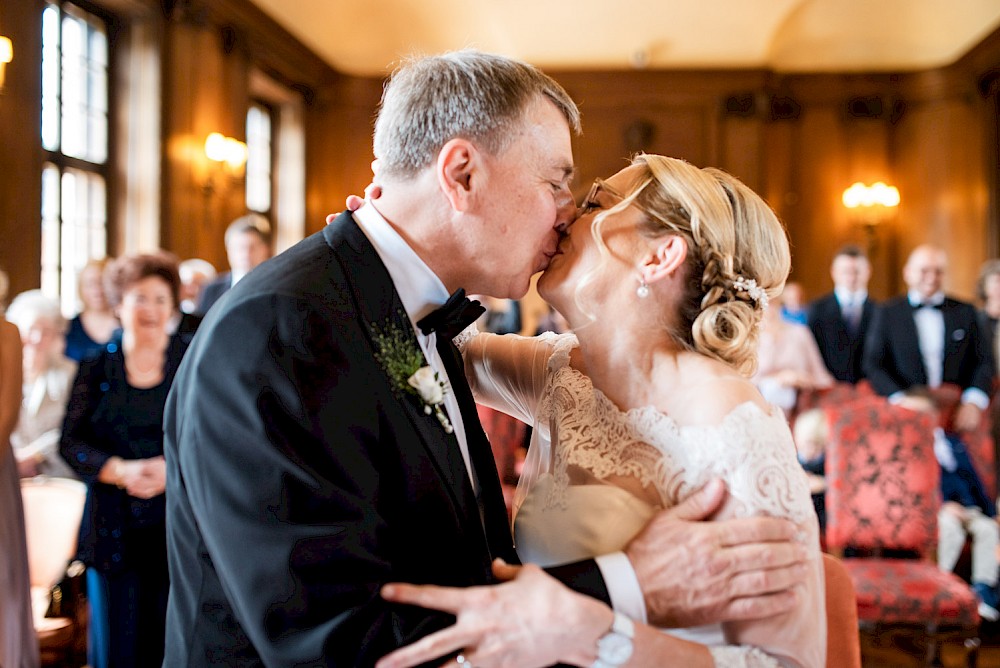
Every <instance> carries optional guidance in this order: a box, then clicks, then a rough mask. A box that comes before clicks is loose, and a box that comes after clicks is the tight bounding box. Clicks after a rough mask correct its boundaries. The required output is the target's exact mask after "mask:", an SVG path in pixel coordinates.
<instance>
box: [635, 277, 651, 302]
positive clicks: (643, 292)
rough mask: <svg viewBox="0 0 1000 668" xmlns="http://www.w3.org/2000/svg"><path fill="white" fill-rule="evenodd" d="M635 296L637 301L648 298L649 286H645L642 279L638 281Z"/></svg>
mask: <svg viewBox="0 0 1000 668" xmlns="http://www.w3.org/2000/svg"><path fill="white" fill-rule="evenodd" d="M635 296H636V297H638V298H639V299H645V298H646V297H648V296H649V286H648V285H646V281H645V280H644V279H641V278H640V279H639V287H637V288H636V289H635Z"/></svg>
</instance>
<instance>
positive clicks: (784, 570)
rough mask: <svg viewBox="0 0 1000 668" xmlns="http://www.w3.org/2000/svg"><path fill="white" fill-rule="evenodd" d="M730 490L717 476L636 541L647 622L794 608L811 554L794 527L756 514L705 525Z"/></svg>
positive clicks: (633, 549) (668, 623)
mask: <svg viewBox="0 0 1000 668" xmlns="http://www.w3.org/2000/svg"><path fill="white" fill-rule="evenodd" d="M725 498H726V488H725V485H724V483H722V481H720V480H713V481H712V482H710V483H708V484H707V485H705V487H704V488H702V489H701V490H699V491H698V492H697V493H695V494H694V495H692V496H691V498H689V499H687V500H686V501H685V502H684V503H682V504H680V505H677V506H675V507H674V508H671V509H669V510H665V511H662V512H660V513H659V514H657V515H656V516H654V517H653V519H652V520H650V522H649V524H647V525H646V528H645V529H643V530H642V532H640V533H639V535H638V536H636V537H635V538H633V539H632V542H630V543H629V544H628V546H627V547H626V548H625V554H626V555H627V556H628V558H629V559H630V560H631V562H632V566H633V568H634V569H635V572H636V576H637V577H638V579H639V586H640V587H641V588H642V593H643V596H644V598H645V601H646V610H647V614H648V615H649V622H650V623H651V624H653V625H655V626H662V627H687V626H699V625H702V624H711V623H717V622H721V621H735V620H743V619H759V618H764V617H770V616H772V615H775V614H779V613H782V612H787V611H788V610H790V609H791V608H792V607H793V606H794V605H795V592H794V591H793V590H792V589H791V588H792V586H793V585H796V584H798V583H801V582H804V581H805V579H806V574H807V572H808V569H807V567H806V565H805V561H806V558H807V556H808V552H807V550H806V548H805V547H804V546H803V545H801V544H799V543H798V542H796V535H797V532H798V530H797V528H796V526H795V525H794V524H793V523H792V522H790V521H788V520H784V519H777V518H769V517H752V518H745V519H731V520H722V521H715V522H702V521H700V520H704V519H707V518H709V517H711V516H712V515H713V514H714V513H716V512H717V511H718V510H719V508H720V507H721V506H722V503H723V501H724V500H725Z"/></svg>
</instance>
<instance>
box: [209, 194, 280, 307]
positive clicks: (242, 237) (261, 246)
mask: <svg viewBox="0 0 1000 668" xmlns="http://www.w3.org/2000/svg"><path fill="white" fill-rule="evenodd" d="M270 229H271V225H270V223H268V221H267V218H264V216H262V215H260V214H259V213H249V214H247V215H245V216H240V217H239V218H237V219H236V220H234V221H233V222H231V223H229V226H228V227H226V236H225V243H226V259H227V260H228V261H229V271H227V272H225V273H222V274H220V275H219V276H218V278H216V279H214V280H212V281H211V282H210V283H206V284H205V285H204V286H203V287H202V288H201V294H199V295H198V306H197V308H196V310H195V313H196V314H197V315H205V314H206V313H208V309H210V308H212V306H213V305H214V304H215V302H217V301H218V300H219V298H220V297H221V296H222V295H224V294H226V292H228V291H229V290H230V288H232V287H233V286H234V285H236V284H237V283H238V282H239V281H240V280H241V279H242V278H243V277H244V276H246V275H247V274H248V273H250V270H251V269H253V268H254V267H256V266H257V265H259V264H260V263H261V262H263V261H264V260H266V259H267V258H269V257H270V256H271V244H270V240H269V236H270V234H269V233H270Z"/></svg>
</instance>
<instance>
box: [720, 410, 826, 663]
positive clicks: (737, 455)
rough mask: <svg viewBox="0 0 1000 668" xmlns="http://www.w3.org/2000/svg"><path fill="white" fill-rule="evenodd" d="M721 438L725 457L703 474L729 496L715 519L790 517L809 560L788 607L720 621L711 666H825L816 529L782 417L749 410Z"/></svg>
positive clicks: (805, 483) (822, 595)
mask: <svg viewBox="0 0 1000 668" xmlns="http://www.w3.org/2000/svg"><path fill="white" fill-rule="evenodd" d="M721 403H723V404H725V403H726V402H725V401H724V400H723V401H722V402H721ZM758 406H759V404H758ZM722 434H724V439H725V441H726V442H725V443H724V444H723V446H724V447H723V452H724V453H725V454H722V455H720V456H719V457H718V458H716V459H715V460H714V462H713V468H712V470H710V471H705V472H702V473H703V474H704V475H706V476H710V477H711V476H719V477H722V478H723V479H724V480H725V481H726V483H727V485H728V486H729V490H730V496H729V498H728V499H727V501H726V503H725V505H724V506H723V508H722V509H721V510H720V512H719V514H718V515H717V517H716V519H717V520H721V519H728V518H735V517H751V516H760V515H767V516H772V517H784V518H787V519H790V520H792V521H794V522H795V523H796V525H797V526H798V527H799V533H800V536H803V537H804V540H805V541H806V545H807V547H808V548H809V550H810V559H809V560H808V561H807V562H806V563H805V565H804V566H803V568H805V569H807V576H806V578H805V581H804V582H803V583H802V584H798V585H796V587H795V588H796V604H795V607H794V608H792V609H791V610H789V611H788V612H786V613H783V614H779V615H775V616H772V617H769V618H765V619H762V620H751V621H738V622H725V623H723V625H722V626H723V631H724V633H725V637H726V642H727V643H728V646H726V647H720V648H712V654H713V657H714V659H715V662H716V665H719V666H772V665H782V666H805V667H809V668H812V667H813V666H816V667H821V666H823V665H824V664H825V662H826V640H825V639H826V607H825V585H824V578H823V563H822V559H821V555H820V550H819V529H818V523H817V520H816V516H815V512H814V510H813V506H812V502H811V498H810V495H809V486H808V481H807V479H806V476H805V473H804V472H803V470H802V467H801V465H799V463H798V461H797V460H796V458H795V447H794V443H793V441H792V436H791V432H790V431H789V429H788V425H787V423H785V421H784V419H783V418H782V417H780V416H776V415H768V414H767V413H765V412H763V411H760V410H748V411H745V412H744V413H742V414H741V415H740V416H739V417H738V418H737V419H733V420H732V421H731V422H729V423H727V425H726V428H724V430H723V432H722ZM765 653H766V655H767V656H765Z"/></svg>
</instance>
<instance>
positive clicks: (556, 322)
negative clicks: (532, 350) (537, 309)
mask: <svg viewBox="0 0 1000 668" xmlns="http://www.w3.org/2000/svg"><path fill="white" fill-rule="evenodd" d="M566 331H569V323H568V322H566V318H564V317H563V314H562V313H560V312H559V311H557V310H555V309H554V308H552V307H551V306H549V308H548V311H547V312H546V314H545V315H544V316H542V318H541V319H540V320H539V321H538V326H537V327H536V328H535V336H538V335H539V334H544V333H545V332H555V333H556V334H562V333H563V332H566Z"/></svg>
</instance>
